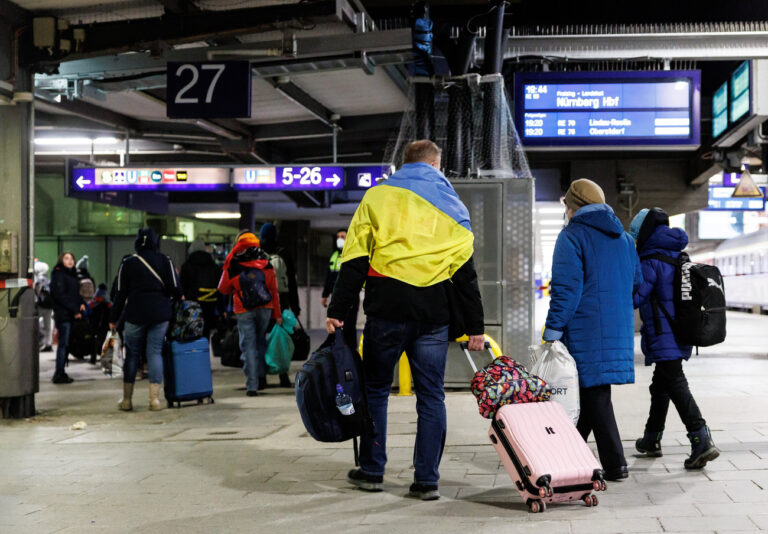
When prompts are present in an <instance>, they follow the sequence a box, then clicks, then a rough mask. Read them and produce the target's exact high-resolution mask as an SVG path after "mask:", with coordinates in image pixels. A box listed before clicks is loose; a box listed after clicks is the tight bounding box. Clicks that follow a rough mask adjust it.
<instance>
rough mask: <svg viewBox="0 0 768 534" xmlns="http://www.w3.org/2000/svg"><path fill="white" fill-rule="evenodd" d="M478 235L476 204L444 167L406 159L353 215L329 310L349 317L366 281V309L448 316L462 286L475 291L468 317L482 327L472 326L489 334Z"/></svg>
mask: <svg viewBox="0 0 768 534" xmlns="http://www.w3.org/2000/svg"><path fill="white" fill-rule="evenodd" d="M473 242H474V236H473V234H472V228H471V225H470V218H469V211H468V210H467V208H466V206H464V204H463V203H462V202H461V200H460V199H459V197H458V195H457V194H456V192H455V191H454V189H453V187H452V186H451V184H450V182H449V181H448V180H447V179H446V178H445V177H444V176H443V175H442V173H440V171H438V170H437V169H435V168H434V167H432V166H431V165H428V164H426V163H407V164H405V165H403V166H402V168H401V169H400V170H398V171H397V172H396V173H395V174H393V175H392V176H391V177H390V178H389V179H388V180H386V182H384V183H382V184H379V185H377V186H375V187H373V188H371V189H370V190H369V191H367V192H366V194H365V196H364V197H363V200H362V201H361V202H360V205H359V206H358V208H357V211H356V212H355V215H354V217H353V218H352V222H351V223H350V225H349V230H348V232H347V240H346V244H345V245H344V250H343V252H342V255H341V262H342V269H341V272H340V273H339V278H338V281H337V283H336V287H335V288H334V294H333V299H332V301H331V303H332V305H331V307H330V308H329V310H328V316H329V317H337V316H343V313H342V312H343V310H342V308H343V307H344V306H346V305H347V304H348V302H347V301H348V300H349V298H347V297H350V298H351V295H353V294H354V293H355V291H357V292H359V291H360V288H361V287H362V285H363V284H364V283H365V284H366V286H365V287H366V297H365V304H364V306H365V312H366V314H367V315H374V316H378V317H381V318H385V319H392V320H399V319H413V320H420V321H425V322H431V323H435V324H440V323H447V322H448V321H449V320H451V321H453V320H454V318H453V317H449V309H450V301H451V294H450V293H449V292H450V291H451V290H453V289H454V288H455V289H458V293H460V294H462V295H463V294H466V295H468V296H469V297H470V298H469V300H470V301H471V302H467V303H466V307H467V310H469V312H471V314H472V316H473V317H472V318H470V319H469V322H470V323H475V324H474V325H473V327H474V328H473V329H474V330H477V329H479V330H480V332H470V333H472V334H474V333H482V326H481V325H482V304H481V302H480V293H479V290H478V289H477V275H476V273H475V269H474V264H473V263H472V254H473ZM446 284H448V285H447V286H446ZM334 303H335V305H334ZM459 307H461V306H459ZM339 318H340V317H339ZM478 322H479V324H480V326H478V325H477V323H478Z"/></svg>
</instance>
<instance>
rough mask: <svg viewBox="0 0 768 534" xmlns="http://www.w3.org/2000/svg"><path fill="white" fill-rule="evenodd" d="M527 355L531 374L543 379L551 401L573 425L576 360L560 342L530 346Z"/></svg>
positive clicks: (577, 408)
mask: <svg viewBox="0 0 768 534" xmlns="http://www.w3.org/2000/svg"><path fill="white" fill-rule="evenodd" d="M528 354H529V355H530V357H531V361H532V362H533V367H532V368H531V373H533V374H535V375H536V376H539V377H541V378H543V379H544V380H545V381H546V382H547V384H549V386H550V387H551V388H552V397H551V398H552V400H553V401H557V402H559V403H560V404H561V405H562V406H563V408H565V412H566V413H567V414H568V417H570V418H571V421H573V424H574V425H575V424H576V422H577V421H578V420H579V411H580V405H579V372H578V370H577V369H576V360H574V359H573V356H571V354H570V353H569V352H568V349H567V348H566V347H565V345H563V344H562V343H561V342H560V341H555V342H553V343H544V344H541V345H532V346H530V347H528Z"/></svg>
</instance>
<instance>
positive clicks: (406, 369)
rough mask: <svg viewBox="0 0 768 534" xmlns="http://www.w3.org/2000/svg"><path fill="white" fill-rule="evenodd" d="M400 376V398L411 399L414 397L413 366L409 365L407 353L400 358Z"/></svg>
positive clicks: (398, 394)
mask: <svg viewBox="0 0 768 534" xmlns="http://www.w3.org/2000/svg"><path fill="white" fill-rule="evenodd" d="M397 376H398V382H399V384H400V391H398V393H397V396H398V397H410V396H411V395H413V391H412V390H411V364H409V363H408V356H406V355H405V353H403V354H402V356H400V369H399V373H398V374H397Z"/></svg>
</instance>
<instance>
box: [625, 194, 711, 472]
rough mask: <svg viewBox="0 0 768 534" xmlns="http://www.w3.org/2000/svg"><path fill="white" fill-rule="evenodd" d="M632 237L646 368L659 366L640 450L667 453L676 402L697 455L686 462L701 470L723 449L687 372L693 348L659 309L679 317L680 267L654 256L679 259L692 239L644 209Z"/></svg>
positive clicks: (653, 211) (660, 212)
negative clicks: (667, 426) (667, 429)
mask: <svg viewBox="0 0 768 534" xmlns="http://www.w3.org/2000/svg"><path fill="white" fill-rule="evenodd" d="M629 233H630V235H631V236H632V237H633V238H634V239H635V240H636V242H637V252H638V254H639V255H640V262H641V266H642V270H643V283H642V285H641V286H640V288H639V289H638V291H637V293H636V294H635V296H634V304H635V308H640V318H641V319H642V320H643V326H642V328H641V329H640V333H641V336H642V339H641V346H642V349H643V354H645V365H651V364H654V363H655V364H656V368H655V369H654V370H653V379H652V380H651V386H650V388H649V389H650V391H651V409H650V413H649V414H648V421H647V423H646V424H645V433H644V434H643V437H642V438H640V439H638V440H637V441H636V442H635V447H636V448H637V450H638V451H639V452H641V453H645V454H646V455H647V456H651V457H658V456H661V455H662V453H661V435H662V433H663V432H664V423H665V421H666V419H667V411H668V409H669V401H670V400H671V401H672V402H673V403H674V405H675V408H677V412H678V414H680V419H682V420H683V423H684V424H685V428H686V429H687V430H688V439H690V440H691V456H690V458H687V459H686V460H685V462H684V465H685V468H686V469H701V468H702V467H704V466H705V465H706V463H707V462H709V461H712V460H714V459H715V458H717V457H718V456H719V455H720V451H719V450H718V449H717V447H715V444H714V442H713V441H712V435H711V434H710V432H709V428H708V427H707V424H706V422H705V421H704V418H703V417H702V416H701V411H699V407H698V406H697V405H696V401H695V400H694V398H693V395H692V394H691V390H690V389H689V388H688V380H686V378H685V374H684V373H683V360H687V359H688V358H690V357H691V347H690V346H688V345H680V344H678V342H677V341H676V340H675V335H674V333H673V331H672V327H671V326H670V324H669V322H668V321H667V319H666V317H665V316H664V315H665V314H664V313H663V311H662V310H661V309H660V308H659V307H660V306H663V308H664V309H665V310H666V311H667V312H668V313H669V314H670V316H671V317H672V318H673V319H674V316H675V306H674V293H675V291H674V282H675V266H674V265H671V264H669V263H665V262H663V261H661V260H659V259H655V258H650V257H649V256H651V255H654V254H662V255H664V256H668V257H670V258H672V259H677V257H678V256H679V255H680V252H681V251H682V250H683V249H684V248H685V247H686V246H687V245H688V236H687V235H686V233H685V231H683V230H681V229H680V228H670V227H669V216H668V215H667V213H666V212H665V211H664V210H662V209H661V208H653V209H651V210H648V209H643V210H641V211H640V213H638V214H637V215H636V216H635V218H634V219H633V220H632V223H631V224H630V227H629Z"/></svg>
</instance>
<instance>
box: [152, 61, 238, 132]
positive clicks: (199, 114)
mask: <svg viewBox="0 0 768 534" xmlns="http://www.w3.org/2000/svg"><path fill="white" fill-rule="evenodd" d="M166 76H167V87H168V94H167V99H166V114H167V115H168V117H169V118H171V119H237V118H247V117H250V116H251V64H250V62H248V61H206V62H194V63H193V62H189V63H180V62H169V63H168V70H167V73H166Z"/></svg>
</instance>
